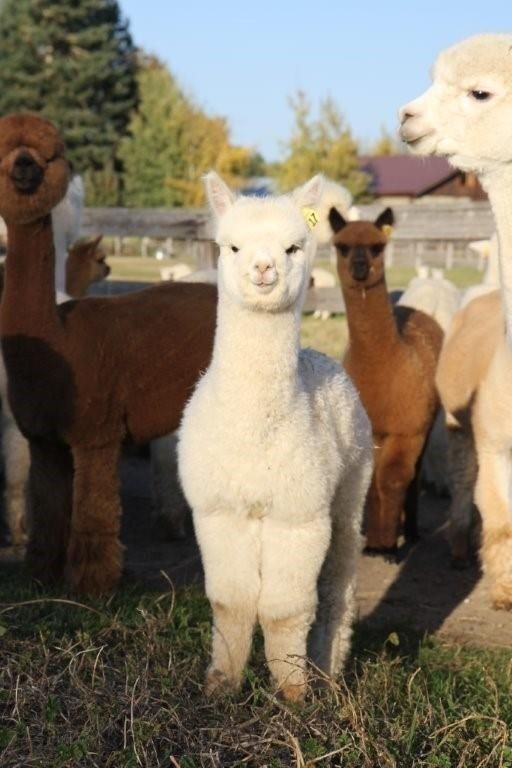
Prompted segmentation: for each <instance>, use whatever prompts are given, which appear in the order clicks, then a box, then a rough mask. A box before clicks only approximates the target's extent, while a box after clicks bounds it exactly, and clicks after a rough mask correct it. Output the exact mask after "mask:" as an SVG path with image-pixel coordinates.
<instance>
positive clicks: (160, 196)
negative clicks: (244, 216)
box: [119, 56, 253, 206]
mask: <svg viewBox="0 0 512 768" xmlns="http://www.w3.org/2000/svg"><path fill="white" fill-rule="evenodd" d="M139 93H140V102H139V106H138V109H137V110H136V111H135V112H134V113H133V114H132V118H131V120H130V125H129V136H128V137H127V138H125V139H124V140H123V141H122V143H121V147H120V150H119V156H120V158H121V160H122V162H123V165H124V168H125V176H124V185H125V193H124V200H125V202H126V204H127V205H132V206H159V205H171V206H173V205H174V206H196V205H202V204H203V202H204V193H203V184H202V181H201V177H202V176H203V174H205V173H206V172H207V171H209V170H210V169H211V168H215V169H216V170H218V171H219V172H220V173H222V174H223V175H224V176H225V178H226V179H227V181H228V182H229V183H231V184H233V185H234V186H237V185H238V184H240V183H241V181H242V178H243V177H245V176H247V175H248V171H249V169H250V164H251V162H252V158H253V155H252V153H251V151H250V150H249V149H247V148H245V147H237V146H233V145H232V144H231V142H230V138H229V128H228V124H227V122H226V120H225V119H224V118H222V117H211V116H209V115H207V114H205V113H204V112H203V110H201V109H200V108H199V107H197V106H196V105H195V104H194V103H193V101H192V100H191V99H190V98H189V97H187V96H185V94H184V93H183V92H182V90H181V89H180V87H179V85H178V84H177V83H176V80H175V79H174V78H173V76H172V74H171V73H170V72H169V71H168V69H167V68H166V66H165V65H164V64H162V63H161V62H160V61H158V59H155V58H154V57H147V56H146V57H142V58H141V61H140V71H139Z"/></svg>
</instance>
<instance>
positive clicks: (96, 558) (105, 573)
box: [66, 532, 123, 596]
mask: <svg viewBox="0 0 512 768" xmlns="http://www.w3.org/2000/svg"><path fill="white" fill-rule="evenodd" d="M122 562H123V547H122V545H121V544H120V542H119V540H118V538H117V537H116V536H98V535H97V534H94V535H93V534H86V533H78V532H75V533H73V534H72V535H71V539H70V542H69V548H68V556H67V566H66V576H67V579H68V581H69V583H70V586H71V589H72V590H73V591H74V592H78V593H81V594H86V595H93V596H99V595H104V594H108V593H110V592H112V591H113V590H114V589H115V587H116V586H117V584H118V582H119V579H120V576H121V568H122Z"/></svg>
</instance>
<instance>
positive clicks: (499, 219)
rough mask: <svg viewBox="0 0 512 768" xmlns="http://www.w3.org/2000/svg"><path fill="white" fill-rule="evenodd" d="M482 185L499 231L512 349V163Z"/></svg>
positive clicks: (490, 176) (501, 281)
mask: <svg viewBox="0 0 512 768" xmlns="http://www.w3.org/2000/svg"><path fill="white" fill-rule="evenodd" d="M482 183H483V186H484V187H485V189H486V191H487V194H488V195H489V200H490V201H491V206H492V210H493V214H494V218H495V220H496V226H497V230H498V241H499V271H500V288H501V296H502V302H503V309H504V313H505V321H506V329H507V340H508V343H509V345H510V346H512V163H509V164H508V165H503V166H500V167H499V168H498V169H496V170H494V171H492V172H490V173H488V174H486V175H484V176H483V177H482Z"/></svg>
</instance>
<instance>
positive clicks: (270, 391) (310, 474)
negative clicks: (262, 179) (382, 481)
mask: <svg viewBox="0 0 512 768" xmlns="http://www.w3.org/2000/svg"><path fill="white" fill-rule="evenodd" d="M321 182H322V179H321V177H315V178H314V179H312V180H311V181H310V182H308V184H306V185H305V186H304V187H303V188H301V189H300V190H298V191H297V192H296V193H294V195H293V197H288V196H286V197H278V198H266V199H255V198H239V199H237V200H236V201H235V200H234V198H233V196H232V194H231V192H230V191H229V189H228V188H227V187H226V186H225V185H224V183H223V182H222V180H221V179H220V178H219V177H218V176H217V175H216V174H215V173H211V174H209V175H208V176H207V177H206V188H207V193H208V197H209V200H210V204H211V206H212V209H213V212H214V214H215V217H216V220H217V221H216V223H217V232H216V239H217V242H218V244H219V245H220V259H219V305H218V316H217V330H216V336H215V345H214V353H213V357H212V362H211V365H210V367H209V369H208V371H207V372H206V374H205V376H204V377H203V378H202V379H201V380H200V382H199V384H198V386H197V389H196V391H195V393H194V395H193V397H192V399H191V400H190V402H189V404H188V406H187V408H186V410H185V413H184V417H183V422H182V427H181V430H180V440H179V446H178V462H179V472H180V477H181V481H182V484H183V489H184V491H185V495H186V497H187V500H188V501H189V503H190V506H191V507H192V510H193V516H194V525H195V530H196V534H197V538H198V541H199V545H200V548H201V554H202V558H203V563H204V569H205V575H206V591H207V594H208V597H209V599H210V602H211V605H212V609H213V618H214V630H213V648H212V660H211V665H210V667H209V670H208V675H207V691H208V692H214V691H216V690H217V689H223V688H231V687H232V688H236V687H237V686H238V685H239V684H240V680H241V676H242V671H243V668H244V665H245V663H246V661H247V657H248V654H249V650H250V645H251V638H252V633H253V628H254V625H255V623H256V621H259V622H260V624H261V626H262V629H263V634H264V637H265V654H266V658H267V661H268V664H269V667H270V670H271V673H272V676H273V678H274V681H275V683H276V684H277V687H278V689H279V690H280V691H281V693H282V695H283V696H284V697H285V698H287V699H292V700H299V699H301V698H302V697H303V696H304V693H305V657H306V655H307V654H308V655H309V656H310V657H311V658H312V659H313V660H314V662H315V663H316V664H317V665H318V666H319V667H320V668H321V669H323V670H325V672H326V673H327V674H330V675H334V674H336V673H337V672H338V671H339V669H340V667H341V665H342V663H343V661H344V659H345V656H346V654H347V651H348V649H349V641H350V635H351V623H352V619H353V613H354V587H355V571H356V560H357V556H358V554H359V551H360V544H361V536H360V526H361V516H362V508H363V503H364V498H365V496H366V491H367V488H368V484H369V481H370V476H371V472H372V441H371V431H370V425H369V422H368V418H367V416H366V413H365V412H364V410H363V408H362V406H361V403H360V401H359V398H358V396H357V394H356V391H355V389H354V387H353V385H352V384H351V382H350V380H349V379H348V377H347V375H346V374H345V373H344V372H343V370H342V369H341V368H340V367H339V366H338V364H337V363H335V362H334V361H333V360H331V359H330V358H328V357H326V356H324V355H321V354H320V353H317V352H314V351H312V350H304V351H300V347H299V331H300V318H301V309H302V305H303V301H304V295H305V291H306V287H307V284H308V280H309V273H310V270H311V264H312V260H313V257H314V251H315V244H314V240H313V237H312V235H311V233H310V231H309V229H308V227H307V225H306V222H305V219H304V217H303V216H302V214H301V208H303V207H306V206H307V207H314V206H315V205H316V203H317V201H318V196H319V194H320V192H321ZM315 617H316V618H315Z"/></svg>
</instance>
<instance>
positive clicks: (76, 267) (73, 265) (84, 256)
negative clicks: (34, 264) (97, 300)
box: [66, 235, 110, 299]
mask: <svg viewBox="0 0 512 768" xmlns="http://www.w3.org/2000/svg"><path fill="white" fill-rule="evenodd" d="M101 241H102V235H98V237H95V238H93V239H92V240H84V241H79V242H78V243H74V244H73V245H72V246H71V248H70V249H69V252H68V258H67V261H66V292H67V293H68V294H69V295H70V296H72V297H73V298H74V299H82V298H83V297H84V296H85V295H86V293H87V289H88V288H89V286H90V285H92V283H97V282H100V281H101V280H104V279H105V278H106V277H108V276H109V274H110V267H109V265H108V264H107V263H106V259H107V255H106V253H105V251H104V250H103V248H101V246H100V243H101Z"/></svg>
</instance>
